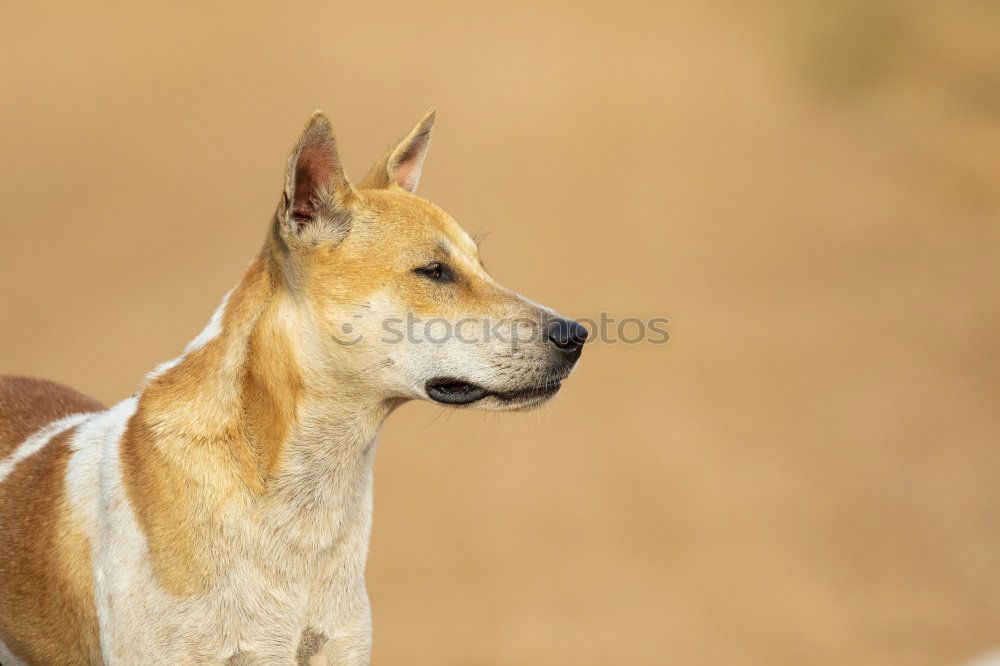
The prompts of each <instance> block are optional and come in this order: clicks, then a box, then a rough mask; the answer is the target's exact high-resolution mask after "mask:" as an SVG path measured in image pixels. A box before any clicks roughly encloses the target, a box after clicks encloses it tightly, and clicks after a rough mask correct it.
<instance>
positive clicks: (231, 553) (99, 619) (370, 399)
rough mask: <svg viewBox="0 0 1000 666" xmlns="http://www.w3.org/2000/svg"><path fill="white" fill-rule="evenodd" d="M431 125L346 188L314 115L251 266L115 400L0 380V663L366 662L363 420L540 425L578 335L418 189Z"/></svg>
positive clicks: (420, 127) (368, 505) (368, 506)
mask: <svg viewBox="0 0 1000 666" xmlns="http://www.w3.org/2000/svg"><path fill="white" fill-rule="evenodd" d="M433 123H434V111H433V109H432V110H431V111H429V112H428V113H427V114H426V115H425V116H424V117H423V118H422V119H421V120H420V122H419V123H417V125H416V126H415V127H414V128H413V130H412V131H411V132H410V133H409V134H407V135H406V137H405V138H403V139H402V140H401V141H400V142H399V144H398V145H396V146H395V147H394V148H392V149H391V150H389V151H388V152H386V154H385V155H384V156H383V157H382V158H381V159H380V160H379V161H378V162H376V164H375V166H374V167H372V169H371V171H370V172H369V173H368V175H367V176H365V178H363V179H362V180H361V181H359V182H358V184H357V185H354V184H352V183H351V182H350V181H349V180H348V178H347V176H346V175H345V174H344V170H343V168H342V166H341V160H340V156H339V154H338V150H337V144H336V140H335V138H334V133H333V130H332V127H331V125H330V122H329V120H328V119H327V117H326V115H324V114H323V113H322V112H320V111H317V112H316V113H315V114H313V116H312V117H311V119H310V120H309V122H308V123H307V125H306V127H305V129H304V131H303V132H302V134H301V136H300V137H299V139H298V141H297V143H296V144H295V147H294V150H293V151H292V153H291V156H290V157H289V159H288V162H287V167H286V171H285V179H284V188H283V191H282V195H281V197H280V201H279V204H278V206H277V209H276V211H275V214H274V216H273V218H272V221H271V224H270V226H269V229H268V232H267V235H266V239H265V242H264V244H263V248H262V249H261V251H260V253H259V254H258V255H257V256H256V258H254V259H253V261H252V262H251V263H250V266H249V268H248V269H247V270H246V272H245V274H244V275H243V277H242V279H241V280H240V282H239V284H238V285H237V286H236V287H235V288H234V289H233V290H232V291H231V292H230V293H229V294H227V295H226V297H225V298H224V299H223V300H222V303H221V305H220V306H219V308H218V310H217V311H216V312H215V314H214V315H213V316H212V318H211V320H210V321H209V323H208V325H207V326H206V327H205V329H204V330H203V331H202V332H201V334H199V335H198V336H197V337H196V338H195V339H194V340H193V341H192V342H191V343H190V344H188V346H187V347H186V348H185V350H184V352H183V354H182V355H181V356H180V357H179V358H177V359H175V360H173V361H169V362H167V363H164V364H162V365H160V366H159V367H158V368H156V369H155V370H154V371H153V372H151V373H150V374H149V375H147V377H146V378H145V380H144V381H143V383H142V385H141V388H140V391H139V392H138V393H136V394H135V395H133V396H132V397H130V398H127V399H125V400H123V401H122V402H119V403H118V404H116V405H114V406H113V407H111V408H109V409H105V408H104V407H103V406H102V405H100V404H99V403H98V402H97V401H95V400H92V399H90V398H88V397H86V396H84V395H82V394H80V393H78V392H76V391H74V390H73V389H71V388H68V387H65V386H61V385H59V384H56V383H53V382H48V381H43V380H38V379H31V378H24V377H3V378H2V379H0V663H2V664H3V666H15V665H18V664H44V665H47V666H49V665H59V666H63V665H70V664H100V663H104V664H127V665H130V666H131V665H134V664H143V665H150V664H170V665H172V666H176V665H177V664H244V665H245V664H310V665H314V666H315V665H318V664H327V665H332V664H367V663H369V655H370V650H371V613H370V607H369V601H368V596H367V592H366V590H365V560H366V557H367V548H368V538H369V532H370V527H371V514H372V465H373V461H374V456H375V448H376V439H377V435H378V432H379V429H380V426H381V424H382V422H383V421H384V420H385V418H386V417H387V416H388V415H389V414H390V413H391V412H392V411H393V410H394V409H396V408H397V407H399V406H400V405H401V404H403V403H405V402H407V401H409V400H430V401H433V402H437V403H442V404H446V405H451V406H456V407H461V406H467V407H477V408H482V409H489V410H526V409H531V408H533V407H536V406H538V405H540V404H542V403H544V402H545V401H547V400H548V399H550V398H551V397H552V396H553V395H555V393H556V392H557V391H558V390H559V388H560V385H561V382H562V381H563V380H564V379H565V378H566V377H567V376H568V375H569V373H570V372H571V370H573V368H574V366H575V364H576V362H577V360H578V359H579V357H580V354H581V351H582V347H583V344H584V341H585V340H586V337H587V330H586V328H585V327H583V326H582V325H580V324H579V323H577V322H574V321H572V320H569V319H566V318H564V317H562V316H559V315H557V314H556V313H555V312H553V311H552V310H549V309H547V308H545V307H542V306H540V305H538V304H535V303H533V302H531V301H529V300H526V299H525V298H523V297H521V296H519V295H518V294H516V293H514V292H513V291H511V290H508V289H506V288H504V287H502V286H500V285H499V284H497V283H496V282H495V281H494V280H493V279H492V278H491V277H490V275H489V274H488V273H487V272H486V270H485V268H484V267H483V264H482V262H481V261H480V258H479V252H478V248H477V245H476V243H475V242H474V241H473V240H472V239H471V237H470V236H469V235H468V234H467V233H466V232H465V231H463V230H462V229H461V227H459V226H458V224H457V223H456V222H455V221H454V220H453V219H452V218H451V217H450V216H449V215H448V214H447V213H446V212H444V211H443V210H442V209H441V208H439V207H437V206H436V205H434V204H432V203H430V202H429V201H427V200H426V199H423V198H420V197H418V196H417V195H416V194H414V192H415V190H416V188H417V184H418V182H419V180H420V174H421V169H422V167H423V163H424V158H425V156H426V154H427V148H428V145H429V144H430V137H431V128H432V126H433ZM403 322H406V323H407V326H408V327H409V328H408V330H407V331H406V333H404V332H403ZM413 322H425V329H426V330H424V329H420V328H419V326H414V325H413ZM427 322H431V323H436V324H438V325H442V326H444V327H445V328H447V329H449V330H451V332H452V334H451V335H448V336H445V335H441V334H440V333H439V332H438V333H436V334H435V335H433V336H432V335H430V334H431V327H429V326H428V325H426V323H427ZM409 329H412V330H409ZM420 331H423V332H426V333H427V334H428V335H426V336H423V335H416V334H415V333H416V332H420Z"/></svg>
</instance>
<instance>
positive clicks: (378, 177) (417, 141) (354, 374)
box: [265, 111, 587, 410]
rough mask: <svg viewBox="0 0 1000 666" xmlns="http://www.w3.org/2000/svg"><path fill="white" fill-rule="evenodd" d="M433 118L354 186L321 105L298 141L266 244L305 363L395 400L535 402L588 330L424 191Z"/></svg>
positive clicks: (555, 383) (510, 405) (309, 370)
mask: <svg viewBox="0 0 1000 666" xmlns="http://www.w3.org/2000/svg"><path fill="white" fill-rule="evenodd" d="M433 123H434V112H433V111H430V112H428V113H427V114H426V115H425V116H424V117H423V118H422V119H421V121H420V122H419V123H417V125H416V127H414V128H413V130H412V131H411V132H410V133H409V134H407V135H406V137H404V138H403V139H402V141H400V142H399V144H398V145H397V146H395V147H394V148H393V149H391V150H390V151H388V152H387V153H386V154H385V156H384V157H383V158H382V159H380V160H379V161H378V162H377V163H376V164H375V166H374V167H372V169H371V171H370V172H369V173H368V175H367V176H365V178H364V179H362V180H361V181H360V182H359V183H358V184H357V186H355V185H353V184H352V183H351V182H350V181H349V180H348V178H347V176H346V175H345V174H344V170H343V168H342V166H341V160H340V156H339V154H338V151H337V145H336V141H335V139H334V134H333V131H332V128H331V126H330V122H329V120H328V119H327V118H326V116H325V115H323V114H322V113H321V112H317V113H315V114H314V115H313V116H312V118H311V119H310V121H309V123H308V124H307V126H306V128H305V130H304V131H303V133H302V135H301V137H300V138H299V140H298V142H297V144H296V146H295V148H294V150H293V151H292V154H291V156H290V157H289V160H288V166H287V171H286V174H285V188H284V193H283V196H282V199H281V203H280V205H279V206H278V210H277V213H276V215H275V220H274V224H273V227H272V233H271V238H270V240H269V242H268V245H267V247H266V248H265V252H266V253H267V254H268V255H269V256H270V258H271V259H272V260H273V261H274V262H275V263H276V264H277V265H278V266H279V267H280V271H279V272H280V275H281V276H282V283H283V286H284V288H285V290H286V291H287V292H288V295H289V296H288V298H287V299H286V300H287V303H288V305H287V307H286V313H285V316H287V317H289V318H292V319H294V320H295V321H296V322H297V323H296V325H295V327H294V329H295V335H296V337H297V340H295V343H296V344H295V347H296V348H297V350H298V354H299V356H300V358H299V365H300V367H301V368H302V370H303V372H304V373H305V375H306V376H307V377H309V378H311V379H312V380H313V381H315V382H317V383H320V384H321V383H322V382H324V381H325V380H330V381H331V384H332V383H334V382H333V380H332V378H337V379H336V382H335V383H336V389H335V390H338V391H358V392H363V393H365V394H366V395H375V396H378V397H379V398H382V399H385V400H387V401H391V400H406V399H427V400H432V401H436V402H439V403H445V404H449V405H474V406H476V407H480V408H484V409H493V410H508V409H528V408H531V407H534V406H537V405H539V404H541V403H543V402H545V401H546V400H547V399H549V398H551V397H552V396H553V395H555V393H556V392H557V391H558V390H559V387H560V383H561V382H562V381H563V380H564V379H565V378H566V376H567V375H568V374H569V373H570V371H571V370H572V369H573V367H574V365H575V364H576V362H577V360H578V359H579V357H580V353H581V351H582V347H583V342H584V340H585V339H586V337H587V331H586V329H585V328H584V327H583V326H581V325H580V324H578V323H576V322H574V321H571V320H568V319H565V318H563V317H560V316H559V315H557V314H556V313H554V312H553V311H552V310H550V309H548V308H545V307H543V306H540V305H538V304H536V303H532V302H531V301H529V300H527V299H525V298H523V297H521V296H520V295H518V294H516V293H514V292H513V291H511V290H509V289H506V288H504V287H502V286H501V285H499V284H497V283H496V282H495V281H494V280H493V278H491V277H490V275H489V273H487V271H486V269H485V268H484V267H483V264H482V262H481V260H480V258H479V251H478V248H477V246H476V243H475V242H473V240H472V239H471V238H470V236H469V235H468V234H467V233H466V232H465V231H464V230H463V229H462V228H461V227H460V226H459V225H458V224H457V223H456V222H455V220H453V219H452V218H451V216H450V215H448V213H446V212H445V211H443V210H442V209H441V208H439V207H437V206H435V205H434V204H432V203H431V202H429V201H427V200H426V199H423V198H421V197H419V196H417V195H416V194H415V193H414V192H415V190H416V188H417V184H418V182H419V180H420V173H421V168H422V166H423V163H424V157H425V156H426V154H427V148H428V145H429V143H430V136H431V127H432V125H433Z"/></svg>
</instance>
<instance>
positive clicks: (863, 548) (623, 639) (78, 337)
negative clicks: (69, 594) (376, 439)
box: [0, 0, 1000, 666]
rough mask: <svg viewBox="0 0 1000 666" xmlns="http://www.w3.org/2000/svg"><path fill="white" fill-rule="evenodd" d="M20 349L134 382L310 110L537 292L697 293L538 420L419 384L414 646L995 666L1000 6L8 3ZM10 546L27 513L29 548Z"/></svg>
mask: <svg viewBox="0 0 1000 666" xmlns="http://www.w3.org/2000/svg"><path fill="white" fill-rule="evenodd" d="M3 11H4V20H3V22H2V23H0V56H2V58H0V62H2V64H0V90H2V95H3V103H2V104H0V122H2V132H0V197H2V202H3V209H4V214H3V217H2V221H0V304H2V307H0V371H2V372H5V373H16V374H32V375H37V376H42V377H47V378H51V379H55V380H58V381H62V382H65V383H67V384H70V385H72V386H74V387H76V388H78V389H81V390H83V391H84V392H86V393H89V394H91V395H93V396H95V397H98V398H100V399H101V400H103V401H105V402H106V403H109V404H110V403H112V402H114V401H117V400H119V399H121V398H122V397H124V396H126V395H128V394H130V393H132V392H133V391H134V390H135V389H136V388H137V386H138V384H139V380H140V379H141V377H142V376H143V374H144V373H145V372H146V371H147V370H149V369H151V368H152V367H153V366H154V365H155V364H156V363H158V362H160V361H163V360H165V359H169V358H172V357H174V356H175V355H176V354H177V353H178V352H179V351H180V350H181V349H182V347H183V346H184V344H185V343H186V342H187V341H188V340H189V339H190V338H192V337H193V336H194V335H195V334H196V333H197V332H198V331H199V330H200V329H201V327H202V325H203V324H204V322H205V321H207V319H208V317H209V316H210V314H211V313H212V311H213V310H214V308H215V306H216V304H217V303H218V301H219V299H220V297H221V296H222V294H224V293H225V292H226V291H227V290H228V289H229V288H230V287H231V286H232V285H234V284H235V282H236V281H237V280H238V279H239V277H240V275H241V274H242V271H243V270H244V267H245V266H246V264H247V263H248V261H249V260H250V258H251V257H252V256H253V254H254V253H255V252H256V251H257V249H258V247H259V246H260V244H261V243H262V241H263V238H264V235H265V230H266V226H267V222H268V221H269V219H270V215H271V213H272V211H273V209H274V206H275V204H276V201H277V197H278V194H279V191H280V187H281V175H282V169H283V165H284V160H285V158H286V156H287V154H288V151H289V150H290V148H291V145H292V143H293V141H294V139H295V137H296V135H297V133H298V131H299V130H300V128H301V126H302V124H303V123H304V122H305V120H306V118H307V117H308V116H309V113H310V112H311V111H312V110H313V109H315V108H324V109H326V110H327V111H328V113H329V114H330V116H331V118H332V119H333V121H334V125H335V127H336V130H337V132H338V135H339V140H340V143H341V150H342V155H343V157H344V159H345V162H346V164H347V166H348V169H349V172H350V173H351V174H352V175H353V177H354V178H355V179H357V178H360V176H361V175H363V173H364V172H365V171H366V170H367V168H368V167H369V165H370V164H371V163H372V162H373V161H374V160H375V159H376V158H377V157H378V156H379V155H380V154H381V152H382V151H383V150H384V149H386V148H387V147H388V146H389V145H390V144H392V142H393V141H394V140H395V139H397V138H398V137H399V136H401V135H402V134H403V133H404V132H406V131H407V130H408V129H409V128H410V127H412V125H413V124H414V123H415V122H416V120H417V119H418V118H419V117H420V115H421V114H422V113H423V112H424V111H425V110H426V109H427V108H428V107H430V106H432V105H433V106H436V107H437V109H438V114H439V115H438V122H437V126H436V127H435V135H434V141H433V146H432V148H431V151H430V156H429V158H428V162H427V164H426V165H425V169H424V179H423V181H422V183H421V193H422V194H423V195H425V196H427V197H429V198H430V199H432V200H434V201H436V202H438V203H440V204H442V205H443V206H444V207H446V208H447V209H448V210H449V211H450V212H451V213H452V214H453V215H454V216H455V217H456V218H457V219H458V220H459V221H460V222H462V223H463V224H464V225H465V227H466V228H467V229H468V230H469V231H470V232H481V233H485V234H487V236H486V238H485V240H484V241H483V254H484V257H485V260H486V262H487V265H488V266H489V267H490V269H491V270H492V272H493V274H494V275H495V276H496V277H497V278H498V279H499V280H500V281H501V282H502V283H504V284H507V285H509V286H511V287H513V288H515V289H518V290H519V291H522V292H524V293H526V294H528V295H530V296H531V297H532V298H534V299H536V300H538V301H541V302H543V303H546V304H549V305H551V306H553V307H555V308H557V309H559V310H560V311H562V312H565V313H567V314H571V315H575V316H579V317H597V316H599V314H600V313H601V312H606V313H608V315H609V316H612V317H615V318H617V319H622V318H625V317H639V318H649V317H668V318H669V319H670V320H671V324H670V326H669V330H670V334H671V341H670V342H669V344H665V345H650V344H636V345H626V344H602V343H596V344H591V345H588V347H587V349H586V351H585V353H584V356H583V360H582V363H581V366H580V368H579V370H578V372H577V374H576V375H575V376H574V377H573V378H572V379H571V380H570V381H569V382H567V384H566V386H565V388H564V391H563V393H562V394H561V395H560V396H559V397H558V398H557V399H556V400H555V401H554V402H553V403H552V404H551V405H550V406H548V407H546V408H545V409H543V410H542V411H540V412H537V413H531V414H526V415H513V416H511V415H505V416H494V415H485V414H482V413H476V412H445V411H444V410H442V409H440V408H438V407H435V406H432V405H429V404H412V405H408V406H406V407H404V408H403V409H402V410H400V411H399V412H398V413H397V414H396V415H394V416H393V418H392V419H390V421H389V422H388V424H387V426H386V428H385V430H384V433H383V436H382V440H381V446H380V450H379V456H378V463H377V469H376V507H375V526H374V535H373V540H372V546H371V557H370V561H369V587H370V593H371V597H372V604H373V609H374V621H375V633H374V646H375V649H374V662H375V664H377V665H393V664H446V665H470V664H472V665H493V664H497V665H500V664H503V665H539V666H547V665H555V664H559V665H563V664H566V665H587V664H626V665H630V664H636V665H644V664H683V665H688V664H691V665H701V664H704V665H715V664H747V665H754V666H756V665H761V666H764V665H767V666H771V665H776V664H790V665H792V664H794V665H801V664H837V665H840V664H878V665H882V666H894V665H897V664H898V665H900V666H903V665H905V666H920V665H923V664H927V665H941V664H960V663H964V662H965V661H966V660H968V659H970V658H972V657H974V656H975V655H980V654H982V653H984V652H986V651H988V650H990V649H993V648H996V647H998V646H1000V410H998V403H1000V5H998V4H997V3H992V2H983V1H981V0H966V1H961V2H959V1H951V2H920V3H916V2H907V1H904V0H900V1H898V2H893V1H889V0H841V1H838V2H833V1H830V0H826V1H822V2H821V1H819V0H809V1H802V0H798V1H793V0H774V1H771V2H723V1H716V0H709V1H707V2H696V1H694V0H691V1H689V2H672V3H662V2H658V3H653V2H650V3H643V2H626V3H610V2H604V3H596V4H592V3H581V2H565V3H559V2H540V1H537V0H536V1H533V2H520V1H518V0H512V1H511V2H506V3H501V4H491V5H478V4H476V3H466V2H455V3H445V2H430V3H419V4H415V3H392V2H382V3H354V4H352V5H351V6H344V5H340V4H335V3H330V2H325V3H296V4H294V5H293V4H292V3H271V2H244V3H238V4H233V3H225V4H212V3H195V2H174V3H159V4H153V3H125V2H119V3H111V2H108V3H75V4H66V5H63V4H59V3H57V2H43V3H7V4H6V5H5V6H4V9H3ZM0 538H2V537H0Z"/></svg>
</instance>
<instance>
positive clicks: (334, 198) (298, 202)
mask: <svg viewBox="0 0 1000 666" xmlns="http://www.w3.org/2000/svg"><path fill="white" fill-rule="evenodd" d="M284 194H285V196H284V199H283V201H282V211H281V215H282V218H283V221H284V222H285V223H286V225H287V227H288V228H289V230H290V231H292V232H294V233H297V234H301V233H303V232H305V231H306V230H310V231H312V232H313V233H319V232H322V231H332V232H338V233H346V230H347V226H348V225H349V223H350V214H349V213H350V202H351V200H352V198H353V195H354V189H353V188H352V187H351V183H350V181H348V180H347V176H346V175H344V169H343V167H342V166H341V164H340V155H338V154H337V141H336V139H335V138H334V136H333V127H331V125H330V120H329V118H327V117H326V114H324V113H323V112H322V111H316V112H315V113H313V115H312V118H310V119H309V123H308V124H307V125H306V128H305V130H303V132H302V136H300V137H299V140H298V143H296V144H295V149H294V150H292V154H291V156H290V157H289V158H288V168H287V170H286V171H285V193H284Z"/></svg>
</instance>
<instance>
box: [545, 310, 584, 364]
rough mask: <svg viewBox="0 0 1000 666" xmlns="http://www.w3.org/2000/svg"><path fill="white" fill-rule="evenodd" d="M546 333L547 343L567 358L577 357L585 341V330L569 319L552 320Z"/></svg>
mask: <svg viewBox="0 0 1000 666" xmlns="http://www.w3.org/2000/svg"><path fill="white" fill-rule="evenodd" d="M548 333H549V342H551V343H552V344H554V345H555V346H556V347H557V348H558V349H559V351H561V352H562V353H564V354H566V355H567V356H573V357H576V356H579V355H580V351H581V350H582V349H583V343H584V342H586V341H587V329H586V328H584V327H583V326H582V325H580V324H578V323H576V322H575V321H570V320H569V319H553V320H552V321H551V322H549V328H548Z"/></svg>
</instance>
